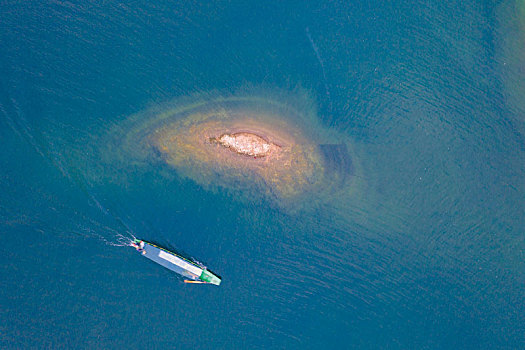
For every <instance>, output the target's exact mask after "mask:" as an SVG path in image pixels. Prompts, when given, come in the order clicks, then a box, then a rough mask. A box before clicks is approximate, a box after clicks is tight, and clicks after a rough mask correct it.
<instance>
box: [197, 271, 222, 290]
mask: <svg viewBox="0 0 525 350" xmlns="http://www.w3.org/2000/svg"><path fill="white" fill-rule="evenodd" d="M199 279H200V280H201V281H203V282H206V283H211V284H215V285H216V286H218V285H220V284H221V279H220V278H219V277H217V276H215V275H214V274H213V273H212V272H211V271H208V270H206V269H204V270H202V273H201V275H200V277H199Z"/></svg>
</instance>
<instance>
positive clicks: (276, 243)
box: [0, 1, 525, 349]
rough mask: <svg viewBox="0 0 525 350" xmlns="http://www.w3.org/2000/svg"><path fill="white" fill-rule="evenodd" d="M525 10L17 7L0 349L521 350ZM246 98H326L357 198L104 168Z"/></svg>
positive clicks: (8, 73)
mask: <svg viewBox="0 0 525 350" xmlns="http://www.w3.org/2000/svg"><path fill="white" fill-rule="evenodd" d="M523 8H524V5H523V2H522V1H518V2H514V1H508V2H501V3H498V4H497V5H495V4H494V3H493V2H488V1H482V2H472V1H452V2H448V3H447V4H441V3H434V4H432V3H424V4H416V5H415V4H411V3H410V4H409V3H405V2H401V1H393V2H389V3H388V4H385V3H384V2H382V1H373V2H370V1H366V2H365V1H358V2H352V3H348V4H347V3H345V2H340V3H333V2H328V1H326V2H316V3H308V4H305V3H304V2H286V3H282V2H274V3H273V2H255V1H254V2H246V1H245V2H240V1H239V2H205V3H199V2H184V3H177V2H154V3H151V2H136V3H134V4H133V5H128V4H122V3H117V2H102V3H98V2H93V3H86V2H78V3H73V2H35V3H32V4H27V3H26V4H17V3H2V4H1V5H0V50H1V51H0V52H1V53H2V54H1V55H0V75H1V76H2V79H1V80H0V81H1V82H0V140H1V141H2V149H3V152H1V153H0V169H1V170H0V186H1V191H2V195H1V196H0V233H1V237H2V245H1V248H0V251H1V252H2V254H0V271H1V272H0V347H2V348H42V347H53V348H55V347H60V348H101V347H102V348H146V347H148V348H160V347H170V348H178V349H185V348H188V349H190V348H191V349H193V348H203V349H208V348H210V349H216V348H224V349H232V348H233V349H238V348H241V349H242V348H247V349H252V348H265V349H266V348H301V349H302V348H316V349H317V348H400V349H406V348H438V349H439V348H472V349H479V348H486V349H494V348H508V349H517V348H521V347H523V346H524V344H525V336H524V334H525V329H524V326H523V325H524V324H525V305H524V300H525V298H524V297H525V290H524V289H525V287H524V286H525V263H524V249H525V239H524V232H525V225H524V222H525V220H524V219H525V212H524V209H523V208H524V207H525V203H524V202H525V196H524V194H525V186H524V185H525V182H524V175H525V139H524V132H525V124H524V121H525V104H524V103H523V100H524V99H523V98H520V96H523V93H524V91H525V86H524V81H525V79H521V78H522V77H524V72H523V65H524V62H525V49H524V48H525V45H521V43H523V42H525V24H524V23H525V12H524V10H523ZM238 91H244V92H245V91H257V92H258V93H259V94H262V95H267V96H278V97H279V98H280V99H281V100H284V102H286V100H287V99H288V98H294V96H295V97H297V96H299V97H300V98H299V99H298V100H301V98H306V99H308V100H311V101H313V102H312V106H314V107H312V108H311V109H309V110H310V112H311V113H314V114H315V115H317V118H318V119H319V120H320V122H321V123H322V125H323V127H324V128H325V129H327V130H329V129H331V130H335V131H337V132H339V133H342V134H344V135H345V136H346V137H347V138H348V139H350V140H351V144H352V149H353V152H354V153H353V154H354V158H355V159H354V161H355V164H357V165H359V171H358V172H356V174H355V177H356V181H355V182H354V184H355V188H353V190H352V191H348V192H342V193H336V194H335V195H332V194H327V193H325V194H322V193H321V194H320V196H319V198H317V199H315V200H312V203H311V204H310V209H309V210H308V211H305V212H295V211H287V210H283V209H282V208H280V207H279V206H275V205H271V203H269V202H268V201H267V200H266V199H265V198H264V197H262V196H260V195H259V194H258V193H253V196H249V197H250V198H251V199H250V200H238V199H237V198H236V197H235V196H234V195H232V193H231V192H230V191H228V190H227V189H221V188H216V189H210V188H204V187H202V186H200V185H199V184H197V183H195V182H193V181H192V180H191V179H187V178H182V177H180V176H178V174H177V172H176V171H174V170H173V169H169V168H167V167H163V166H158V164H157V163H156V162H155V161H153V160H152V161H151V163H148V164H140V165H138V164H135V163H133V162H115V163H111V162H108V161H107V159H112V157H117V158H118V156H119V154H121V153H120V150H119V149H118V144H114V143H111V142H109V141H108V137H107V135H108V130H115V129H116V128H117V129H118V128H119V126H121V125H124V124H125V121H126V120H128V119H129V118H130V116H133V115H140V113H142V112H143V111H145V110H148V109H149V108H162V107H158V106H164V105H165V104H166V103H168V102H169V101H178V100H179V99H182V100H183V99H184V98H185V97H187V96H193V95H195V94H208V95H209V96H210V97H213V96H218V95H221V94H228V93H231V94H235V93H236V92H238ZM305 96H306V97H305ZM135 151H136V152H140V151H141V150H140V146H139V145H137V148H136V150H135ZM105 156H108V157H105ZM128 233H132V234H134V235H136V236H137V237H141V238H144V239H148V240H152V241H155V242H158V243H160V244H162V245H165V246H168V247H172V248H176V249H177V250H178V251H180V252H182V253H184V254H187V255H188V256H192V257H194V258H196V259H198V260H199V261H201V262H203V263H204V264H206V265H207V266H209V267H210V268H211V269H212V270H213V271H216V272H217V273H219V274H220V275H221V276H222V278H223V283H222V284H221V286H220V287H218V288H216V287H213V286H211V287H210V286H195V285H186V284H184V283H182V279H181V278H179V277H178V276H177V275H174V274H173V273H170V272H169V271H167V270H164V269H162V268H160V267H158V266H156V265H154V264H153V263H151V262H149V261H147V260H146V259H144V258H142V257H141V256H140V255H139V254H136V253H135V252H134V251H133V249H131V248H127V247H119V246H114V245H112V244H114V243H118V237H119V234H120V235H122V234H124V235H127V234H128Z"/></svg>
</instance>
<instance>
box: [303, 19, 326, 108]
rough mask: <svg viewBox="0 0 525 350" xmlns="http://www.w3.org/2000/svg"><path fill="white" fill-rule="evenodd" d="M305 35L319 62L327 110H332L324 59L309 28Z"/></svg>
mask: <svg viewBox="0 0 525 350" xmlns="http://www.w3.org/2000/svg"><path fill="white" fill-rule="evenodd" d="M306 36H307V37H308V40H309V41H310V45H311V46H312V49H313V50H314V53H315V57H317V61H318V62H319V65H320V66H321V71H322V73H323V84H324V89H325V93H326V96H327V97H328V104H329V110H330V112H332V98H331V97H330V89H329V88H328V80H327V79H326V70H325V68H324V61H323V58H322V57H321V54H320V53H319V48H318V47H317V45H316V44H315V41H314V39H313V38H312V35H311V34H310V29H309V28H308V27H306Z"/></svg>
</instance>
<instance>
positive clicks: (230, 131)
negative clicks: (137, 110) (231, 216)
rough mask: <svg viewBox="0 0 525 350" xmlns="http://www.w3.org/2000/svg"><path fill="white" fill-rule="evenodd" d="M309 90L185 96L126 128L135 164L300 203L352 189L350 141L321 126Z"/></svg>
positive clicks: (239, 192) (242, 193)
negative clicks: (157, 164) (280, 93)
mask: <svg viewBox="0 0 525 350" xmlns="http://www.w3.org/2000/svg"><path fill="white" fill-rule="evenodd" d="M305 96H306V95H292V94H289V95H286V94H285V95H283V96H280V97H281V98H275V96H273V98H272V97H269V96H257V95H237V96H229V97H217V96H215V97H211V98H210V97H209V96H206V97H207V98H202V97H200V98H196V99H194V100H192V99H183V100H177V101H175V102H173V103H170V104H167V105H164V106H160V107H157V108H153V109H151V110H149V111H147V112H146V113H143V114H139V115H136V116H135V117H134V118H131V119H130V120H129V121H128V122H127V124H123V125H120V126H119V129H118V130H121V131H119V132H122V131H124V132H125V138H124V139H121V141H120V144H119V145H115V146H118V147H121V148H122V149H127V150H129V153H127V155H125V154H122V155H121V159H125V158H128V157H130V156H132V157H134V158H135V159H134V160H133V159H130V160H131V162H130V164H135V165H136V164H138V163H137V161H139V159H142V161H143V162H145V163H147V164H152V161H155V160H157V161H160V162H161V164H164V165H166V166H168V168H170V169H173V170H175V172H176V173H177V174H178V175H180V176H182V177H186V178H190V179H192V180H193V181H195V182H196V183H198V184H200V185H202V186H204V187H205V188H208V189H214V188H225V189H228V190H230V191H233V193H234V194H235V196H236V197H237V198H245V199H248V200H254V199H255V198H257V197H258V196H259V195H263V196H264V197H266V198H271V199H273V200H275V201H276V202H277V203H278V205H279V206H286V207H288V206H289V207H297V203H300V204H301V205H302V204H303V203H309V202H311V201H312V199H317V198H321V197H330V193H334V192H338V191H340V190H341V189H343V190H344V188H345V187H348V185H349V181H347V180H348V179H350V178H351V177H352V173H353V169H354V168H353V161H352V151H351V147H348V145H349V142H348V141H347V140H346V138H345V137H344V136H342V135H340V134H337V133H336V132H334V131H333V130H330V129H328V128H326V127H324V126H323V125H322V123H320V121H319V119H318V118H317V115H316V112H315V107H314V106H313V104H312V102H311V100H309V99H308V98H306V97H305Z"/></svg>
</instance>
